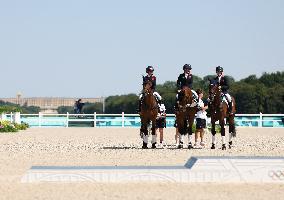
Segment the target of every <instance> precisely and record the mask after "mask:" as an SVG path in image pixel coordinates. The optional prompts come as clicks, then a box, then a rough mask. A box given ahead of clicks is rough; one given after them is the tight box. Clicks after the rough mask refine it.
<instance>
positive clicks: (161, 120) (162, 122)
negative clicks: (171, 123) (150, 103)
mask: <svg viewBox="0 0 284 200" xmlns="http://www.w3.org/2000/svg"><path fill="white" fill-rule="evenodd" d="M164 128H166V107H165V105H164V104H161V106H160V109H159V112H158V116H157V119H156V132H157V130H158V129H159V133H160V145H161V146H162V147H165V145H166V144H165V142H164Z"/></svg>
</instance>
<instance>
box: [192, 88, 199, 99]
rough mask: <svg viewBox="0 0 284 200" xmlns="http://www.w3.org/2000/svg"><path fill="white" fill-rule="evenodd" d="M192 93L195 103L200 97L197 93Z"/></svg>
mask: <svg viewBox="0 0 284 200" xmlns="http://www.w3.org/2000/svg"><path fill="white" fill-rule="evenodd" d="M191 92H192V97H193V100H194V101H195V102H197V100H198V95H197V93H196V92H195V91H194V90H191Z"/></svg>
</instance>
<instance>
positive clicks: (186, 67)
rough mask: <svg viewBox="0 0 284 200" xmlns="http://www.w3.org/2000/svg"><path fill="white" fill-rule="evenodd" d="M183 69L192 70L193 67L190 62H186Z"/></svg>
mask: <svg viewBox="0 0 284 200" xmlns="http://www.w3.org/2000/svg"><path fill="white" fill-rule="evenodd" d="M182 69H183V70H185V69H189V70H191V69H192V67H191V65H190V64H185V65H184V66H183V68H182Z"/></svg>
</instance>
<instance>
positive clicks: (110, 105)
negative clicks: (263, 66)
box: [0, 71, 284, 114]
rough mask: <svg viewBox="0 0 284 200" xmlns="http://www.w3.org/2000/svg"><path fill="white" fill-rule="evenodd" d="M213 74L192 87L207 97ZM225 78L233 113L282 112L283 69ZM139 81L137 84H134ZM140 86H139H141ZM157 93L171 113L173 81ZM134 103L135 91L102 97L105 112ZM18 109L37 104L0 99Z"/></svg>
mask: <svg viewBox="0 0 284 200" xmlns="http://www.w3.org/2000/svg"><path fill="white" fill-rule="evenodd" d="M213 77H215V75H207V76H205V77H203V78H201V77H198V76H193V79H194V81H193V89H194V90H197V89H198V88H200V89H202V90H203V91H204V98H207V97H208V86H209V82H208V79H210V78H213ZM227 77H228V79H229V84H230V90H229V93H230V94H231V95H232V96H233V97H235V100H236V106H237V113H243V114H244V113H249V114H254V113H260V112H261V113H270V114H276V113H284V71H281V72H274V73H264V74H262V76H260V77H259V78H258V77H257V76H256V75H250V76H248V77H246V78H244V79H241V80H239V81H235V79H234V78H233V77H232V76H227ZM137 84H139V83H137ZM141 89H142V88H141ZM156 90H157V92H159V94H160V95H161V96H162V98H163V103H164V104H165V106H166V109H167V113H174V104H175V96H176V92H177V87H176V81H166V82H165V83H163V84H158V85H157V87H156ZM137 104H138V95H137V94H133V93H131V94H126V95H115V96H109V97H107V98H106V99H105V113H107V114H119V113H122V112H124V113H136V109H137V106H138V105H137ZM1 110H5V111H6V112H13V111H15V110H16V111H20V112H22V113H38V112H39V111H40V108H39V107H34V106H29V107H27V106H22V107H20V106H18V105H16V104H11V103H6V102H1V101H0V112H1ZM57 111H58V113H67V112H69V113H74V108H73V107H72V106H67V107H66V106H60V107H58V109H57ZM83 112H84V113H94V112H97V113H99V114H100V113H103V104H102V103H88V102H86V104H85V106H84V107H83Z"/></svg>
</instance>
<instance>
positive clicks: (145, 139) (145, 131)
mask: <svg viewBox="0 0 284 200" xmlns="http://www.w3.org/2000/svg"><path fill="white" fill-rule="evenodd" d="M141 132H142V133H143V134H142V139H143V145H142V149H147V148H148V147H147V144H148V129H147V125H142V126H141Z"/></svg>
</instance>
